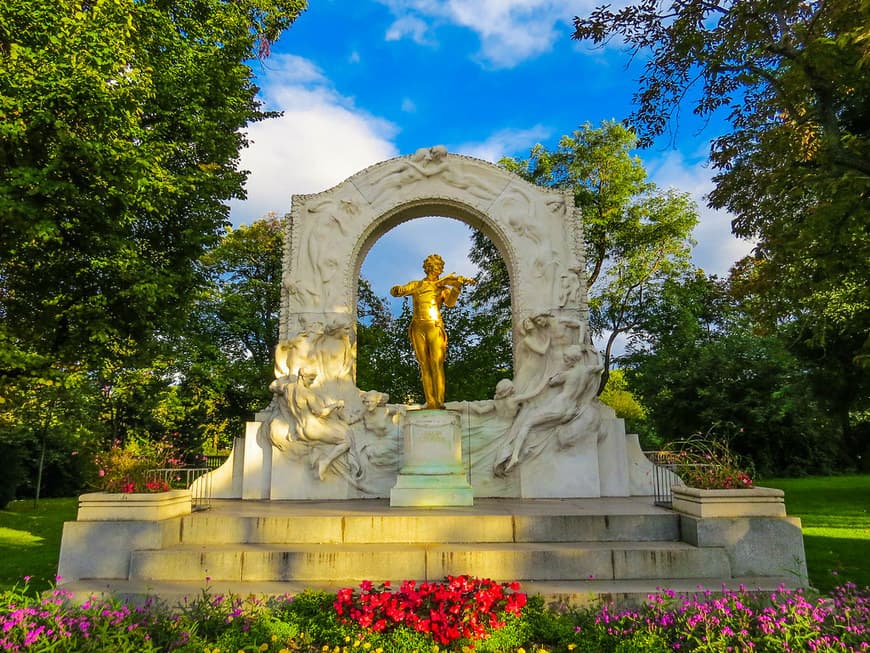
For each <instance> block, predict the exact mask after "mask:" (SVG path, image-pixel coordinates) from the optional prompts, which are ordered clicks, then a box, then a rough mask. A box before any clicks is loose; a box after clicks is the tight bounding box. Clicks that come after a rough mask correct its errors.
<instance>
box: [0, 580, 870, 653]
mask: <svg viewBox="0 0 870 653" xmlns="http://www.w3.org/2000/svg"><path fill="white" fill-rule="evenodd" d="M431 585H432V586H431V588H430V589H431V591H430V592H428V597H429V599H428V600H429V601H430V604H429V605H430V606H431V607H432V608H433V609H434V610H435V611H436V612H440V611H442V610H443V611H446V613H447V614H449V615H451V616H450V617H447V619H449V620H453V623H454V624H457V625H456V627H457V628H458V629H460V630H461V629H462V628H464V627H465V626H462V627H460V626H459V625H458V624H466V623H467V622H466V621H465V618H464V617H460V614H462V613H463V611H464V609H465V608H466V607H470V608H471V610H472V612H474V611H478V610H477V608H475V607H473V606H469V602H471V601H473V594H469V593H468V592H467V591H466V589H470V588H471V587H476V588H478V591H482V592H484V594H485V596H483V597H482V598H483V602H484V603H488V604H489V606H490V609H489V610H488V611H484V612H487V613H488V612H492V611H493V610H494V611H495V612H498V611H499V609H500V608H499V607H498V606H502V605H503V606H504V607H505V609H506V608H507V605H508V604H507V600H509V599H510V597H511V596H514V597H516V598H515V599H514V601H516V602H517V605H516V607H517V608H519V609H518V610H517V614H516V615H515V614H513V613H512V612H507V611H506V610H505V618H504V622H503V625H501V626H499V625H495V626H494V625H493V624H492V622H488V618H487V619H485V620H484V622H485V623H487V629H488V631H489V632H490V637H489V638H488V639H482V640H481V639H473V637H474V635H473V632H474V629H472V635H471V637H469V638H465V637H460V638H458V639H453V640H452V641H451V642H450V643H449V644H439V643H437V642H436V641H435V640H434V638H433V637H432V632H431V628H430V632H428V633H426V632H421V631H419V630H416V629H414V628H409V627H408V626H407V625H406V620H405V619H404V618H403V619H402V621H403V623H402V624H399V623H398V621H399V620H398V619H392V623H393V624H394V625H393V626H390V627H384V628H383V629H381V630H377V629H375V628H374V625H375V624H376V623H377V620H372V621H370V622H369V623H368V624H367V625H366V626H362V625H360V624H359V623H358V622H357V621H355V620H354V619H352V618H348V617H349V615H348V612H347V611H346V610H345V611H344V614H339V612H338V605H341V606H343V609H344V608H347V607H349V606H352V605H358V606H363V605H368V604H371V603H377V604H378V605H379V606H381V607H382V608H383V610H384V611H386V610H387V608H388V606H390V605H391V602H392V601H393V599H397V601H396V603H395V604H394V606H395V607H396V608H398V607H399V606H400V605H401V604H402V603H403V602H411V596H413V594H414V593H418V594H419V593H420V590H421V588H420V587H418V586H415V587H413V588H412V587H411V586H410V585H408V586H406V585H404V584H403V587H404V588H405V589H404V590H402V589H400V591H399V592H396V593H390V592H387V591H385V590H386V589H387V588H383V589H380V590H374V589H373V588H371V587H369V588H368V589H366V587H363V588H362V591H361V592H360V593H359V594H356V593H355V592H354V591H353V590H351V594H350V595H348V594H347V592H344V594H339V595H336V594H328V593H326V592H315V591H306V592H303V593H302V594H299V595H297V596H295V597H289V596H283V597H277V598H269V599H260V598H256V597H247V598H241V597H237V596H225V595H221V594H214V593H210V592H207V591H204V592H203V593H202V594H201V595H200V596H198V597H191V599H190V600H187V601H185V602H184V603H183V605H182V606H181V607H177V608H169V607H167V606H166V605H165V604H162V603H160V602H159V601H156V600H153V599H149V600H147V601H146V602H145V603H144V604H141V605H127V604H125V603H121V602H118V601H111V600H108V601H104V600H96V599H94V600H90V601H87V602H85V603H84V604H82V605H80V606H75V605H71V604H70V601H69V598H70V597H69V595H68V594H66V593H65V592H63V591H62V590H59V589H55V590H54V591H52V592H48V593H46V594H45V595H43V596H42V597H41V598H35V597H34V596H33V595H32V593H31V592H29V591H28V587H27V585H26V583H25V585H24V587H22V588H16V589H13V590H12V591H9V592H5V593H4V594H3V595H2V597H0V650H4V651H10V652H12V653H20V652H23V651H28V653H30V652H40V651H64V652H68V653H69V652H79V651H119V652H131V653H132V652H133V651H136V652H139V651H143V652H146V653H147V652H158V651H161V652H162V651H166V652H170V651H174V652H179V653H203V652H205V653H236V652H238V651H244V652H245V653H253V652H254V651H257V652H259V653H290V652H291V651H302V652H304V653H315V652H320V653H323V652H329V653H354V652H359V651H363V652H369V653H411V652H412V651H417V652H418V653H423V652H424V651H426V652H427V653H436V652H438V651H457V652H459V651H462V652H464V653H469V652H470V651H472V650H473V651H475V653H487V652H489V653H494V652H496V651H506V652H511V651H513V652H516V653H532V651H536V652H538V653H557V652H558V653H562V652H564V651H574V652H575V653H593V652H594V653H631V652H635V651H648V652H664V651H680V652H687V651H699V652H700V651H723V652H725V651H734V652H740V653H743V652H746V651H753V652H756V653H765V652H773V651H776V652H778V653H779V652H793V653H798V652H803V651H826V652H834V651H838V652H840V651H842V652H867V651H870V644H868V641H870V631H868V628H870V590H868V589H866V588H865V589H864V590H861V591H859V590H858V588H856V587H855V586H854V585H852V584H848V583H847V584H845V585H844V586H842V587H839V588H837V589H836V590H835V591H834V592H833V593H832V594H831V595H829V596H820V597H811V596H808V595H806V594H804V593H803V592H801V591H799V590H798V591H790V590H787V589H785V588H780V589H779V590H777V591H775V592H748V591H746V590H745V589H744V588H741V589H739V590H737V591H721V592H711V591H699V592H698V593H697V595H695V596H681V595H678V594H675V593H674V592H672V591H669V590H663V591H661V592H659V593H657V594H654V595H652V596H650V597H649V599H648V602H647V603H646V604H645V605H644V606H642V607H639V608H637V609H632V610H622V611H617V610H614V609H613V608H612V607H611V606H608V605H605V606H603V607H601V608H597V609H591V608H590V609H571V608H569V607H566V606H562V607H561V608H558V609H551V608H549V607H547V606H545V605H544V602H543V601H542V600H541V599H540V598H538V597H532V598H531V599H529V602H528V603H527V604H526V605H524V606H522V607H521V608H520V606H519V605H518V602H520V601H521V599H520V598H519V596H520V594H519V593H516V592H515V591H514V590H513V589H512V587H513V584H511V585H509V586H508V587H507V588H505V586H504V585H501V586H498V585H497V584H494V583H491V581H481V580H478V579H466V580H463V581H461V585H463V587H455V586H454V588H453V589H450V587H451V581H450V579H448V580H447V581H446V582H445V583H433V584H431ZM497 587H501V590H499V589H497ZM500 592H501V593H503V594H504V595H505V596H506V597H507V598H506V599H504V600H505V602H504V603H502V600H503V599H501V598H496V599H494V601H493V602H492V603H489V599H490V598H491V597H495V596H499V593H500ZM364 594H365V595H366V596H369V597H370V599H371V600H370V601H367V602H361V601H360V599H361V597H362V596H363V595H364ZM399 596H404V597H405V599H398V597H399ZM385 597H386V598H385ZM451 597H453V598H457V597H461V598H460V599H459V600H458V601H454V600H453V598H451ZM425 603H426V601H425V600H424V601H423V602H422V603H421V604H420V605H421V606H422V605H423V604H425ZM457 607H458V609H457ZM358 609H359V610H361V612H362V614H372V613H373V612H374V611H375V608H374V607H372V608H371V609H369V608H363V607H358ZM378 609H380V608H378ZM390 609H392V608H390ZM410 612H414V613H415V614H418V615H419V614H420V610H419V606H418V608H415V609H413V610H404V611H403V612H402V614H405V615H407V614H409V613H410ZM382 618H384V619H387V617H382ZM430 623H431V622H430Z"/></svg>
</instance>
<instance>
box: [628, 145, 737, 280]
mask: <svg viewBox="0 0 870 653" xmlns="http://www.w3.org/2000/svg"><path fill="white" fill-rule="evenodd" d="M645 164H646V167H647V170H648V171H649V173H650V178H651V179H652V180H653V181H654V182H655V183H656V184H658V185H659V186H661V187H663V188H675V189H677V190H681V191H684V192H687V193H689V194H690V195H691V196H692V198H693V199H694V200H695V201H696V202H697V203H698V213H699V215H698V217H699V222H698V226H696V227H695V233H694V235H695V240H697V241H698V244H697V245H695V248H694V251H693V258H694V262H695V265H697V266H698V267H700V268H702V269H703V270H704V271H705V272H706V273H707V274H717V275H719V276H720V277H724V276H727V274H728V270H729V268H730V267H731V266H732V265H733V264H734V263H735V262H736V261H737V260H739V259H741V258H743V257H744V256H746V255H747V254H749V253H750V252H751V251H752V248H753V246H754V244H753V243H752V242H749V241H746V240H741V239H739V238H736V237H735V236H734V235H732V233H731V215H729V214H728V213H727V212H726V211H721V210H716V209H711V208H709V207H708V206H707V194H708V193H710V191H712V190H713V181H712V171H711V170H710V169H709V168H708V167H706V166H705V165H704V164H703V162H702V163H696V164H691V163H688V162H687V161H686V159H685V157H684V156H683V155H682V154H681V153H680V152H668V153H667V154H665V155H664V156H661V157H658V158H656V159H651V160H647V161H645Z"/></svg>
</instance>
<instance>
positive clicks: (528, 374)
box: [514, 312, 552, 396]
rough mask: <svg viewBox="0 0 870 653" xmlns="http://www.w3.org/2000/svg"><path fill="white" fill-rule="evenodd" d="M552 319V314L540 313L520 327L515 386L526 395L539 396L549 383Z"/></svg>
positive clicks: (523, 322)
mask: <svg viewBox="0 0 870 653" xmlns="http://www.w3.org/2000/svg"><path fill="white" fill-rule="evenodd" d="M551 318H552V315H551V314H550V313H546V312H540V313H536V314H535V315H533V316H531V317H527V318H526V319H524V320H523V321H522V324H521V325H520V339H519V343H518V344H517V371H516V374H515V375H514V384H515V385H516V387H517V390H518V391H520V392H522V393H524V394H531V395H532V396H534V395H536V394H538V392H540V391H541V390H542V389H543V388H544V385H545V384H546V382H547V378H548V376H549V373H548V372H549V371H548V369H547V368H548V360H549V355H548V354H549V350H550V345H551V339H552V332H551V331H550V319H551Z"/></svg>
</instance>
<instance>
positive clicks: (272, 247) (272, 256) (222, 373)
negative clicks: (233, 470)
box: [163, 215, 284, 449]
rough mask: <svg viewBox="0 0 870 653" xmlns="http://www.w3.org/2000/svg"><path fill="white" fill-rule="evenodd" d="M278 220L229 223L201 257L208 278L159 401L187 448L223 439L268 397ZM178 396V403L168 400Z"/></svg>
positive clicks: (277, 299)
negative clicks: (173, 383)
mask: <svg viewBox="0 0 870 653" xmlns="http://www.w3.org/2000/svg"><path fill="white" fill-rule="evenodd" d="M283 238H284V236H283V228H282V224H281V221H280V220H279V219H278V218H277V217H276V216H275V215H269V216H267V217H265V218H263V219H260V220H257V221H255V222H253V223H252V224H250V225H242V226H240V227H238V228H236V229H227V231H226V233H225V235H224V236H223V238H222V239H221V240H220V242H219V243H218V245H217V246H216V247H214V248H212V249H211V250H209V251H208V252H207V253H206V254H204V255H203V256H202V258H201V259H200V268H201V273H202V275H203V277H204V278H206V279H207V280H208V284H207V285H206V286H205V287H203V289H202V290H201V291H200V292H199V294H198V296H197V298H196V301H195V304H194V306H193V309H192V311H191V313H190V320H189V322H188V326H187V328H186V329H185V332H184V335H183V336H182V337H180V338H179V339H178V340H177V341H176V342H175V352H176V357H175V358H176V366H175V369H174V371H173V375H174V376H176V377H178V378H179V383H178V384H177V393H176V395H175V396H166V397H165V399H164V404H163V405H164V407H165V408H166V409H167V410H168V411H169V412H170V413H174V414H175V415H176V418H179V419H180V420H181V422H180V424H179V425H178V430H180V431H182V432H183V433H184V435H185V439H186V440H188V441H189V442H190V448H199V447H201V446H202V445H203V444H205V445H206V446H207V447H208V448H209V449H217V448H223V447H226V446H228V445H229V444H231V443H232V439H233V438H234V437H238V436H240V435H241V434H243V433H244V424H245V422H246V421H247V420H249V419H251V416H252V415H253V413H255V412H256V411H258V410H261V409H263V408H264V407H265V406H266V405H267V404H268V403H269V400H270V398H271V394H270V392H269V384H270V383H271V382H272V381H273V380H274V378H275V376H274V353H275V346H276V345H277V344H278V319H279V314H280V310H281V265H282V261H281V259H282V244H283ZM173 404H177V407H176V408H175V409H172V405H173Z"/></svg>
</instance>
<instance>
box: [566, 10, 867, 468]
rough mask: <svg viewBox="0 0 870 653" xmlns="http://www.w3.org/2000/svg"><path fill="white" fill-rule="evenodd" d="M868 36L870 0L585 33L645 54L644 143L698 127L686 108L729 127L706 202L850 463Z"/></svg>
mask: <svg viewBox="0 0 870 653" xmlns="http://www.w3.org/2000/svg"><path fill="white" fill-rule="evenodd" d="M868 23H870V4H868V3H867V2H866V1H865V0H843V1H840V2H801V1H799V0H763V1H761V2H759V1H756V0H737V1H733V2H732V1H728V2H725V1H724V0H713V1H709V2H708V1H707V0H687V1H681V2H665V3H660V2H647V1H642V2H636V3H631V4H629V5H628V6H626V7H623V8H620V9H611V8H610V7H609V6H604V7H601V8H599V9H596V10H595V11H593V12H592V13H591V14H590V15H589V16H588V17H585V18H582V17H581V18H576V19H575V28H576V31H575V34H574V37H575V38H577V39H584V40H591V41H593V42H594V43H599V44H603V43H606V42H608V41H610V40H611V39H617V40H621V41H623V42H624V43H625V44H626V45H627V46H628V49H629V51H630V52H632V53H634V54H639V53H643V54H644V59H643V60H644V62H645V63H644V69H643V73H642V75H641V77H640V88H639V90H638V92H637V94H636V95H635V101H636V103H637V109H636V111H635V113H634V115H633V116H632V119H631V122H632V124H633V125H634V127H635V128H636V129H637V130H638V132H639V134H640V136H641V138H642V141H643V142H644V143H645V144H650V143H651V142H652V139H654V138H655V137H656V136H659V135H661V134H663V133H664V132H665V130H666V129H667V128H668V127H669V125H673V124H674V120H673V119H674V118H675V117H676V116H678V115H679V112H680V111H683V113H684V114H685V113H687V112H686V111H684V108H685V102H686V101H687V98H690V99H692V101H693V103H694V106H693V111H694V113H696V114H698V115H699V116H700V117H702V118H710V117H712V116H713V115H715V114H717V112H718V113H720V115H723V116H727V120H728V121H729V123H730V125H729V127H727V128H725V129H724V130H723V133H721V134H720V135H718V137H716V138H714V140H713V144H712V148H711V154H710V158H711V162H712V164H713V167H714V168H715V169H716V171H717V173H716V175H715V177H714V182H715V188H714V189H713V191H712V192H711V193H710V196H709V201H710V204H711V206H713V207H717V208H725V209H727V210H728V211H729V212H730V213H731V214H732V215H733V216H734V220H733V223H732V227H733V231H734V233H735V234H737V235H738V236H743V237H746V238H751V239H753V240H754V241H755V242H756V247H755V250H754V252H753V255H752V256H751V257H747V259H745V260H744V261H742V262H741V263H740V264H739V265H738V266H737V269H736V271H735V275H734V277H735V279H734V289H735V291H736V293H737V296H738V297H739V299H740V301H741V303H742V304H743V306H744V309H745V310H746V311H747V312H748V313H749V314H750V315H751V316H752V319H753V321H754V324H755V326H756V327H757V328H763V329H764V330H765V332H766V333H768V334H775V335H777V336H778V337H780V338H782V339H783V342H785V343H786V345H787V347H788V349H789V350H790V351H791V352H792V353H793V354H795V355H796V356H797V357H798V358H799V359H800V361H801V365H802V366H803V367H804V368H805V374H806V378H807V379H809V380H810V383H811V385H812V386H813V389H814V394H815V395H816V397H817V398H818V399H819V400H820V401H823V402H825V404H826V407H827V409H828V410H829V411H830V413H831V414H832V416H833V418H834V419H835V420H836V421H837V422H838V423H839V429H838V430H839V432H840V433H839V435H838V436H837V437H842V438H843V439H844V446H845V449H846V450H849V451H855V450H858V451H862V452H865V453H866V452H867V447H868V445H867V443H866V440H867V438H866V436H867V433H868V430H870V427H868V425H867V423H868V418H867V415H868V410H870V365H868V360H870V284H868V283H867V279H868V278H870V230H868V229H867V225H868V223H870V114H868V107H870V102H868V97H870V75H868V66H870V56H868V49H867V38H866V26H867V24H868ZM647 54H648V55H649V56H646V55H647ZM843 464H848V463H847V462H846V461H845V460H843Z"/></svg>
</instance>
